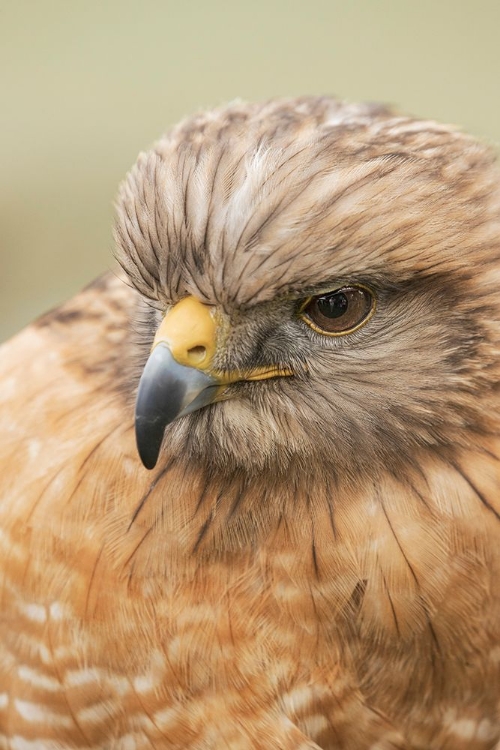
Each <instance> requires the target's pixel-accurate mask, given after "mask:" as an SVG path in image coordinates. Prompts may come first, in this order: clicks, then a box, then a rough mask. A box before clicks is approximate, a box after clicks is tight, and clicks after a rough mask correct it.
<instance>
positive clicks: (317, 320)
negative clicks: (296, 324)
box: [299, 286, 375, 336]
mask: <svg viewBox="0 0 500 750" xmlns="http://www.w3.org/2000/svg"><path fill="white" fill-rule="evenodd" d="M374 312H375V295H374V294H373V292H371V291H370V290H369V289H367V288H366V287H364V286H343V287H342V288H341V289H337V290H336V291H335V292H328V294H320V295H318V296H317V297H310V298H309V299H307V300H306V301H305V303H304V304H303V306H302V308H301V310H300V313H299V314H300V317H301V318H302V319H303V320H304V321H305V322H306V323H307V324H308V325H309V326H311V328H313V329H314V330H315V331H317V332H318V333H324V334H326V335H327V336H343V335H344V334H346V333H352V331H355V330H357V329H358V328H360V327H361V326H362V325H364V324H365V323H367V322H368V320H369V319H370V318H371V316H372V315H373V313H374Z"/></svg>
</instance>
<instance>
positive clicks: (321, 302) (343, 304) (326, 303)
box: [316, 292, 349, 318]
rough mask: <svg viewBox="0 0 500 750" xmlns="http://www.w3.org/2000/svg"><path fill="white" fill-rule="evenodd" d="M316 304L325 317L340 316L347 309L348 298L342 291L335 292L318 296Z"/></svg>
mask: <svg viewBox="0 0 500 750" xmlns="http://www.w3.org/2000/svg"><path fill="white" fill-rule="evenodd" d="M316 305H317V307H318V310H319V312H320V313H321V314H322V315H324V316H325V318H340V317H341V315H343V314H344V313H345V312H346V311H347V308H348V306H349V300H348V299H347V297H346V296H345V294H343V293H342V292H336V293H335V294H327V295H325V296H324V297H319V299H318V300H317V302H316Z"/></svg>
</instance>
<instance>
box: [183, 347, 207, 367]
mask: <svg viewBox="0 0 500 750" xmlns="http://www.w3.org/2000/svg"><path fill="white" fill-rule="evenodd" d="M187 355H188V360H189V362H190V363H191V364H193V365H199V364H201V362H203V360H204V359H205V357H206V356H207V350H206V347H204V346H193V347H191V349H188V351H187Z"/></svg>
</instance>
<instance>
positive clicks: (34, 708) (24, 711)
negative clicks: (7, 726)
mask: <svg viewBox="0 0 500 750" xmlns="http://www.w3.org/2000/svg"><path fill="white" fill-rule="evenodd" d="M14 707H15V709H16V711H17V713H18V714H19V715H20V716H22V718H23V719H25V720H26V721H33V722H39V723H41V724H49V725H51V726H56V727H65V728H67V729H69V728H71V727H72V726H73V721H72V719H71V717H69V716H64V715H63V714H56V713H54V712H53V711H51V710H50V709H48V708H47V706H43V705H42V704H40V703H31V702H30V701H21V700H19V699H18V698H16V699H15V700H14Z"/></svg>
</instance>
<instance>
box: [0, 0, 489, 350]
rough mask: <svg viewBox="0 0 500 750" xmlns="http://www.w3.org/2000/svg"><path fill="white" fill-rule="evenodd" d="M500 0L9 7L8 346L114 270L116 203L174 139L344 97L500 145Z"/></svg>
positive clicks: (62, 2) (2, 183)
mask: <svg viewBox="0 0 500 750" xmlns="http://www.w3.org/2000/svg"><path fill="white" fill-rule="evenodd" d="M499 28H500V2H498V0H473V1H472V0H471V1H470V2H469V1H468V2H460V0H419V2H415V0H363V1H361V0H352V1H351V0H329V1H326V0H307V1H304V2H297V1H294V0H288V1H287V0H267V1H265V0H253V2H238V0H207V1H202V0H177V1H176V2H172V1H171V0H141V1H140V2H139V1H138V0H137V1H136V2H129V1H127V0H86V1H84V0H71V2H68V0H50V1H49V0H8V1H7V2H5V1H3V0H0V272H1V273H0V340H3V339H4V338H6V337H8V336H9V335H11V334H12V333H14V332H15V331H16V330H18V329H20V328H21V327H22V326H24V325H26V323H28V322H29V321H30V320H31V319H33V318H34V317H35V316H37V315H39V314H40V313H42V312H43V311H45V310H47V309H48V308H50V307H53V306H55V305H57V304H58V303H60V302H62V301H63V300H64V299H66V298H68V297H70V296H72V295H73V294H74V293H75V292H77V291H78V290H79V289H80V288H81V287H82V286H83V285H85V284H86V283H88V282H89V281H91V280H92V279H93V278H94V277H95V276H97V275H98V274H99V273H101V272H102V271H104V270H106V269H108V268H110V267H112V266H113V260H112V247H113V242H112V235H111V226H112V221H113V199H114V196H115V193H116V189H117V185H118V183H119V181H120V180H121V179H122V178H123V176H124V174H125V173H126V171H127V169H129V167H130V166H131V165H132V163H133V162H134V161H135V158H136V156H137V154H138V153H139V151H140V150H143V149H145V148H147V147H148V146H149V145H150V144H151V143H152V142H153V141H154V140H155V139H156V138H157V137H158V136H159V135H160V134H161V133H162V131H164V130H165V129H166V128H167V127H169V125H171V124H173V123H175V122H176V121H177V120H178V119H179V118H181V117H183V116H185V115H187V114H190V113H192V112H194V111H196V110H198V109H200V108H206V107H211V106H214V105H218V104H221V103H223V102H226V101H230V100H232V99H235V98H243V99H247V100H256V99H263V98H269V97H274V96H294V95H299V94H323V93H333V94H337V95H339V96H341V97H343V98H346V99H349V100H370V101H384V102H388V103H392V104H393V105H394V106H395V107H397V108H398V109H399V110H401V111H404V112H409V113H412V114H416V115H419V116H424V117H431V118H435V119H438V120H443V121H447V122H452V123H456V124H459V125H460V126H462V127H464V128H465V129H466V130H469V131H471V132H473V133H475V134H476V135H478V136H479V137H481V138H483V139H485V140H486V141H489V142H490V143H492V144H494V145H495V147H496V146H497V144H498V143H499V142H500V53H499V31H498V30H499Z"/></svg>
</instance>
